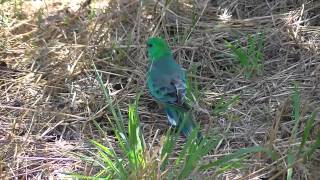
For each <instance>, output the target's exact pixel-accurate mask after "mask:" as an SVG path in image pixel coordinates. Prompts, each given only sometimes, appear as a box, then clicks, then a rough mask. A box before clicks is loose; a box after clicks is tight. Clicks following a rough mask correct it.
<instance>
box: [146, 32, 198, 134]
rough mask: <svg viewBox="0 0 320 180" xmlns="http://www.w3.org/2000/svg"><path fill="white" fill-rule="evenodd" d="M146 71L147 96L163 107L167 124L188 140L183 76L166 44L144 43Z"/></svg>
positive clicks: (188, 118) (189, 114)
mask: <svg viewBox="0 0 320 180" xmlns="http://www.w3.org/2000/svg"><path fill="white" fill-rule="evenodd" d="M147 51H148V58H149V68H148V73H147V86H148V89H149V92H150V93H151V95H152V96H153V97H154V98H155V99H156V100H157V101H158V102H159V103H161V104H163V106H164V110H165V112H166V114H167V117H168V120H169V122H170V123H171V124H172V125H174V126H180V125H181V124H182V122H183V127H182V132H183V133H184V134H185V135H186V136H188V135H189V134H190V133H191V131H192V129H193V128H194V127H195V124H194V122H193V116H192V112H191V110H190V108H189V106H188V105H187V104H186V103H185V95H186V75H185V72H184V70H183V69H182V68H181V66H180V65H179V64H177V63H176V61H175V60H174V58H173V56H172V52H171V49H170V47H169V46H168V44H167V43H166V41H165V40H164V39H162V38H149V39H148V41H147Z"/></svg>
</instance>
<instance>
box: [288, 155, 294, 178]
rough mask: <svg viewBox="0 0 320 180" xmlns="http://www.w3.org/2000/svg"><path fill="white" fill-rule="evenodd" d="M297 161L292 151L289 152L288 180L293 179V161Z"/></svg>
mask: <svg viewBox="0 0 320 180" xmlns="http://www.w3.org/2000/svg"><path fill="white" fill-rule="evenodd" d="M294 161H295V158H294V156H293V154H292V153H289V154H288V156H287V163H288V167H289V168H288V169H287V180H292V174H293V167H292V165H293V163H294Z"/></svg>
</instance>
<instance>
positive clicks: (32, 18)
mask: <svg viewBox="0 0 320 180" xmlns="http://www.w3.org/2000/svg"><path fill="white" fill-rule="evenodd" d="M15 2H19V1H12V2H5V3H4V4H1V6H0V15H1V17H2V19H0V20H1V21H0V23H1V26H0V47H1V48H0V58H1V59H0V60H1V64H0V90H1V91H0V93H1V96H0V145H1V149H0V157H1V158H0V163H2V169H1V168H0V172H2V173H5V175H4V177H5V176H6V177H8V178H13V177H15V178H19V179H29V178H30V179H36V178H45V177H49V176H57V175H59V173H61V172H70V171H71V172H82V173H83V172H84V174H90V173H91V172H93V171H94V169H93V167H92V165H91V164H85V163H83V162H82V161H81V160H79V159H78V158H76V157H75V156H72V155H70V154H68V152H70V151H71V152H83V153H85V152H86V151H87V150H88V148H92V146H91V145H89V143H88V141H87V140H88V139H90V138H93V137H94V138H97V139H101V138H107V139H109V141H111V142H112V143H115V138H114V135H113V133H112V131H111V129H110V125H108V122H109V121H108V120H107V119H108V118H109V115H110V113H109V112H108V111H107V108H106V106H105V104H104V101H103V96H102V92H101V90H100V88H99V83H98V82H97V80H96V78H95V74H94V71H93V67H92V66H91V65H92V61H93V62H94V63H95V64H96V66H97V67H98V69H99V71H100V72H101V73H102V74H103V80H104V82H105V83H106V86H107V87H108V89H109V90H110V91H111V95H112V97H113V99H114V101H115V103H116V104H118V105H119V107H120V108H121V109H122V111H123V112H124V114H126V112H127V107H128V104H129V103H130V102H133V101H134V99H135V95H136V93H138V92H142V96H141V100H140V103H139V115H140V118H141V121H142V123H141V126H142V128H143V131H144V134H145V137H147V139H146V142H151V141H152V140H153V138H154V135H155V134H156V132H157V137H155V140H156V144H159V141H160V135H161V134H163V133H164V132H165V130H166V129H168V127H169V126H168V123H167V120H166V118H165V116H163V114H162V113H160V110H158V108H157V106H156V103H155V102H154V100H152V98H151V97H150V95H149V94H148V92H147V90H146V88H145V72H146V68H147V59H146V56H145V45H144V44H145V41H146V39H147V38H148V37H150V36H152V35H161V36H163V37H165V38H166V39H167V40H168V42H169V44H170V45H171V46H172V48H173V50H174V52H175V55H176V59H177V61H178V62H179V63H181V64H182V65H183V67H184V68H186V69H191V68H195V69H196V71H195V73H193V74H192V77H193V79H194V80H195V81H197V82H198V85H199V92H200V97H199V99H198V104H199V106H200V107H201V109H202V111H199V113H200V114H201V115H200V116H199V117H201V119H199V122H200V123H201V127H202V129H203V131H204V132H205V133H210V132H211V131H212V129H213V128H214V129H215V130H216V131H218V132H221V133H224V134H226V137H225V138H224V141H223V142H222V143H221V144H220V146H219V148H218V149H216V150H215V151H214V152H213V153H212V155H208V156H207V158H206V160H207V161H209V160H210V159H215V158H216V157H220V156H222V155H224V154H226V153H229V152H232V151H233V150H236V149H240V148H244V147H250V146H253V145H270V144H271V146H272V147H273V148H274V149H276V150H277V151H278V152H279V153H282V155H285V153H286V151H287V149H288V147H290V146H297V145H299V142H300V141H298V140H299V139H297V142H290V141H289V137H290V135H291V134H290V133H291V131H290V130H291V129H292V126H293V125H294V122H293V119H292V118H291V109H292V107H291V100H290V98H291V94H292V89H293V86H294V83H295V82H298V83H299V85H300V91H301V96H302V97H303V98H302V100H303V101H302V103H301V106H302V108H303V109H304V113H303V114H302V119H303V120H302V127H303V123H304V122H305V121H304V119H306V117H307V116H309V115H310V112H312V111H313V110H314V109H315V108H316V107H319V103H320V99H319V93H320V91H319V87H318V85H319V78H320V56H319V52H320V51H319V44H320V24H319V22H320V16H319V12H320V3H319V2H318V1H303V0H284V1H281V0H274V1H265V0H255V1H253V0H252V1H246V0H238V1H230V0H227V1H214V0H212V1H206V0H199V1H195V2H194V3H192V1H188V0H185V1H182V0H181V1H177V0H172V1H170V3H169V4H167V5H165V4H164V1H159V2H158V1H155V2H154V1H144V2H143V3H140V2H139V1H135V0H132V1H130V0H123V1H122V0H121V1H116V0H110V1H105V2H104V3H103V1H101V2H100V1H94V2H92V3H91V4H90V5H86V4H85V3H83V2H82V6H81V5H79V6H75V5H74V4H67V3H65V2H63V1H45V2H46V4H44V3H42V2H40V3H38V5H41V6H39V7H36V4H35V2H33V1H26V2H24V3H22V4H21V7H19V6H20V5H19V4H16V5H15ZM14 14H15V15H14ZM260 31H263V32H264V33H265V47H264V52H263V53H264V61H263V67H264V70H263V73H262V74H261V75H259V76H255V77H254V78H252V79H246V78H244V76H243V74H242V73H241V72H239V71H236V70H234V61H233V60H232V59H231V58H230V56H229V55H230V50H228V49H227V48H226V46H225V43H224V40H229V41H232V40H235V39H236V38H237V37H236V36H235V34H243V35H240V36H239V37H240V38H241V40H244V39H243V38H245V37H246V36H245V35H244V34H245V33H256V32H260ZM185 39H187V40H186V41H185ZM234 95H240V100H239V102H238V103H237V104H235V105H234V106H232V108H230V109H229V110H228V111H227V112H226V113H225V114H223V115H221V116H214V117H213V116H208V114H206V113H203V112H211V111H212V106H213V105H214V104H215V103H216V102H217V101H218V100H219V99H220V98H222V97H224V98H226V99H228V98H230V97H232V96H234ZM198 109H199V108H198ZM93 120H96V121H97V122H99V123H100V125H101V127H103V129H104V130H105V131H106V132H107V137H105V136H103V135H102V134H100V133H99V132H98V130H97V129H96V127H95V126H94V125H93V122H92V121H93ZM319 124H320V116H318V117H317V118H316V126H315V127H314V129H313V131H314V133H313V134H314V135H315V134H316V132H317V131H319V128H320V126H319ZM301 130H303V129H300V130H299V132H300V131H301ZM299 134H301V133H299ZM182 141H183V140H182ZM309 143H310V142H309ZM317 154H318V155H319V152H317ZM245 165H246V167H244V168H242V169H239V170H234V171H231V172H228V173H225V174H222V175H221V176H220V178H221V179H227V178H229V179H233V178H243V179H259V178H262V177H265V178H268V177H272V176H273V175H275V174H276V173H277V172H279V171H281V170H282V169H283V168H284V167H285V162H284V161H283V157H279V159H278V161H274V162H272V163H271V162H270V160H269V159H268V158H266V157H264V156H261V155H259V154H257V155H256V156H253V157H251V159H247V160H246V161H245ZM319 166H320V159H319V156H317V157H316V158H315V159H314V160H313V161H311V162H310V163H308V164H299V165H297V166H296V167H295V171H294V173H295V174H294V179H306V177H308V179H312V178H313V179H317V178H318V177H320V174H319V171H318V170H317V167H319ZM0 167H1V166H0ZM317 173H318V174H317ZM209 174H210V173H209ZM0 176H1V174H0ZM197 176H199V177H200V176H204V177H207V176H205V174H199V175H197Z"/></svg>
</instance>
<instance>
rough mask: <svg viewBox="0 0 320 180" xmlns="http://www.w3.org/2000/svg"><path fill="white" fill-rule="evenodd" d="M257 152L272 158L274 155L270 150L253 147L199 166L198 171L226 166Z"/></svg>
mask: <svg viewBox="0 0 320 180" xmlns="http://www.w3.org/2000/svg"><path fill="white" fill-rule="evenodd" d="M257 152H265V153H267V154H269V155H270V156H271V157H274V153H273V152H271V151H270V150H268V149H266V148H264V147H261V146H254V147H249V148H245V149H240V150H238V151H236V152H234V153H232V154H229V155H226V156H224V157H223V158H221V159H218V160H216V161H213V162H211V163H208V164H205V165H202V166H200V169H201V170H207V169H209V168H212V167H219V166H222V165H225V164H227V163H228V162H229V161H231V160H234V159H239V158H241V157H242V156H245V155H248V154H251V153H257Z"/></svg>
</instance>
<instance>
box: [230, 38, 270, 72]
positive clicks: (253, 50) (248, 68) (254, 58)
mask: <svg viewBox="0 0 320 180" xmlns="http://www.w3.org/2000/svg"><path fill="white" fill-rule="evenodd" d="M246 38H247V42H246V44H247V47H246V48H245V47H243V46H241V44H240V42H239V40H237V41H236V42H234V43H230V42H225V43H226V46H227V48H229V49H230V50H231V52H232V54H233V56H234V58H236V59H237V60H238V61H239V62H240V65H241V67H242V68H243V71H244V74H245V77H246V78H251V77H252V76H254V75H257V74H261V71H262V60H263V52H262V51H263V44H264V43H263V40H264V36H263V33H257V34H256V35H251V34H248V35H247V36H246Z"/></svg>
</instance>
